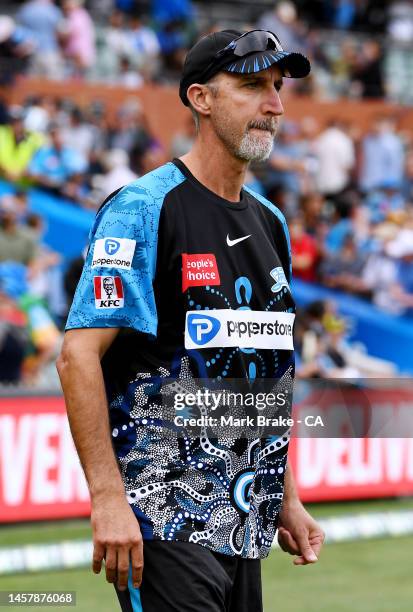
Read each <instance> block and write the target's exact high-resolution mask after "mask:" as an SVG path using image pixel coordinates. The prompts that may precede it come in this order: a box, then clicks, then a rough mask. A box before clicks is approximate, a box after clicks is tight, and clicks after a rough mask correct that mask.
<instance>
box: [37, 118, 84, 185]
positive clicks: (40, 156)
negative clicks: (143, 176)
mask: <svg viewBox="0 0 413 612" xmlns="http://www.w3.org/2000/svg"><path fill="white" fill-rule="evenodd" d="M49 135H50V143H49V144H48V145H45V146H44V147H42V148H41V149H39V150H38V151H37V153H36V155H35V156H34V158H33V160H32V161H31V163H30V166H29V169H28V173H29V176H30V178H31V179H33V180H34V181H35V182H36V183H37V184H38V185H41V186H42V187H46V188H48V189H51V190H53V191H54V192H56V193H62V190H63V189H64V188H65V184H66V181H67V180H68V179H69V178H70V177H71V176H72V175H74V174H81V173H83V172H85V171H86V170H87V161H86V159H85V158H84V157H83V156H82V154H81V153H79V151H76V149H72V148H70V147H67V146H65V145H64V144H63V138H62V132H61V130H60V129H59V128H58V127H57V126H52V127H51V128H50V130H49Z"/></svg>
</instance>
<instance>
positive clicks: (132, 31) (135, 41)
mask: <svg viewBox="0 0 413 612" xmlns="http://www.w3.org/2000/svg"><path fill="white" fill-rule="evenodd" d="M128 37H129V44H130V49H131V53H132V56H133V58H134V61H135V62H136V65H137V68H138V70H139V71H140V72H141V74H143V75H144V76H145V78H146V79H148V80H151V79H152V78H153V77H154V76H155V75H156V74H157V72H158V71H159V55H160V51H161V48H160V45H159V42H158V38H157V36H156V34H155V32H154V31H153V30H152V29H151V28H149V27H148V26H146V25H145V23H144V21H143V19H142V17H141V15H140V14H139V13H135V14H134V15H133V16H131V18H130V24H129V32H128Z"/></svg>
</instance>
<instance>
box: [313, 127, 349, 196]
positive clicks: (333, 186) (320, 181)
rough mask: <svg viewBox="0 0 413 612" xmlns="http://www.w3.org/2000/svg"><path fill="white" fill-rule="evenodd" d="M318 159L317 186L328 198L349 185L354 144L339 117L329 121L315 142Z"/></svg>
mask: <svg viewBox="0 0 413 612" xmlns="http://www.w3.org/2000/svg"><path fill="white" fill-rule="evenodd" d="M315 151H316V155H317V159H318V169H317V177H316V181H317V186H318V189H319V190H320V191H321V193H322V194H324V195H325V196H326V197H328V198H333V199H334V198H336V196H337V195H339V194H340V193H341V192H343V191H344V189H345V188H346V187H348V185H349V183H350V178H351V172H352V170H353V167H354V164H355V153H354V144H353V141H352V140H351V138H350V136H348V134H346V132H345V131H344V129H343V125H342V123H341V122H340V121H339V120H338V119H333V120H331V121H330V122H329V124H328V126H327V128H326V129H325V130H324V131H323V132H322V133H321V134H320V136H319V137H318V138H317V140H316V143H315Z"/></svg>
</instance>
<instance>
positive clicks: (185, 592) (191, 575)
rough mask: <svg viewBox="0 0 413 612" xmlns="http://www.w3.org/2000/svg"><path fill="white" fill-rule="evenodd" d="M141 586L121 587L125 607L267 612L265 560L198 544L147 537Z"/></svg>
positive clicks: (154, 611)
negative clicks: (264, 609)
mask: <svg viewBox="0 0 413 612" xmlns="http://www.w3.org/2000/svg"><path fill="white" fill-rule="evenodd" d="M143 551H144V569H143V578H142V585H141V588H140V589H134V588H133V586H132V582H131V579H129V588H128V589H127V590H126V591H119V590H118V589H117V588H116V586H115V588H116V593H117V595H118V599H119V603H120V606H121V609H122V610H123V611H124V612H142V611H143V612H262V589H261V563H260V560H259V559H242V558H240V557H230V556H228V555H222V554H220V553H215V552H213V551H211V550H209V549H207V548H205V547H203V546H200V545H199V544H192V543H188V542H164V541H160V540H145V542H144V546H143Z"/></svg>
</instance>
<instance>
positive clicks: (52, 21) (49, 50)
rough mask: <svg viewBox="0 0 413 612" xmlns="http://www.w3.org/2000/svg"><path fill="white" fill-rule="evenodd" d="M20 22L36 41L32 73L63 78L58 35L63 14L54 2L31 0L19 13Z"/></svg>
mask: <svg viewBox="0 0 413 612" xmlns="http://www.w3.org/2000/svg"><path fill="white" fill-rule="evenodd" d="M17 20H18V22H19V23H20V24H21V25H22V26H24V27H25V28H27V30H29V31H30V32H31V34H32V35H33V38H34V40H35V41H36V49H35V52H34V53H33V56H32V63H31V72H32V73H33V74H35V75H38V76H43V77H46V78H52V79H61V78H62V77H63V64H62V56H61V53H60V48H59V40H58V33H59V28H60V27H61V25H62V21H63V13H62V12H61V10H60V9H59V8H58V7H57V6H56V5H55V2H54V0H29V1H28V2H25V3H24V4H23V6H22V8H21V9H20V10H19V12H18V13H17Z"/></svg>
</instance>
